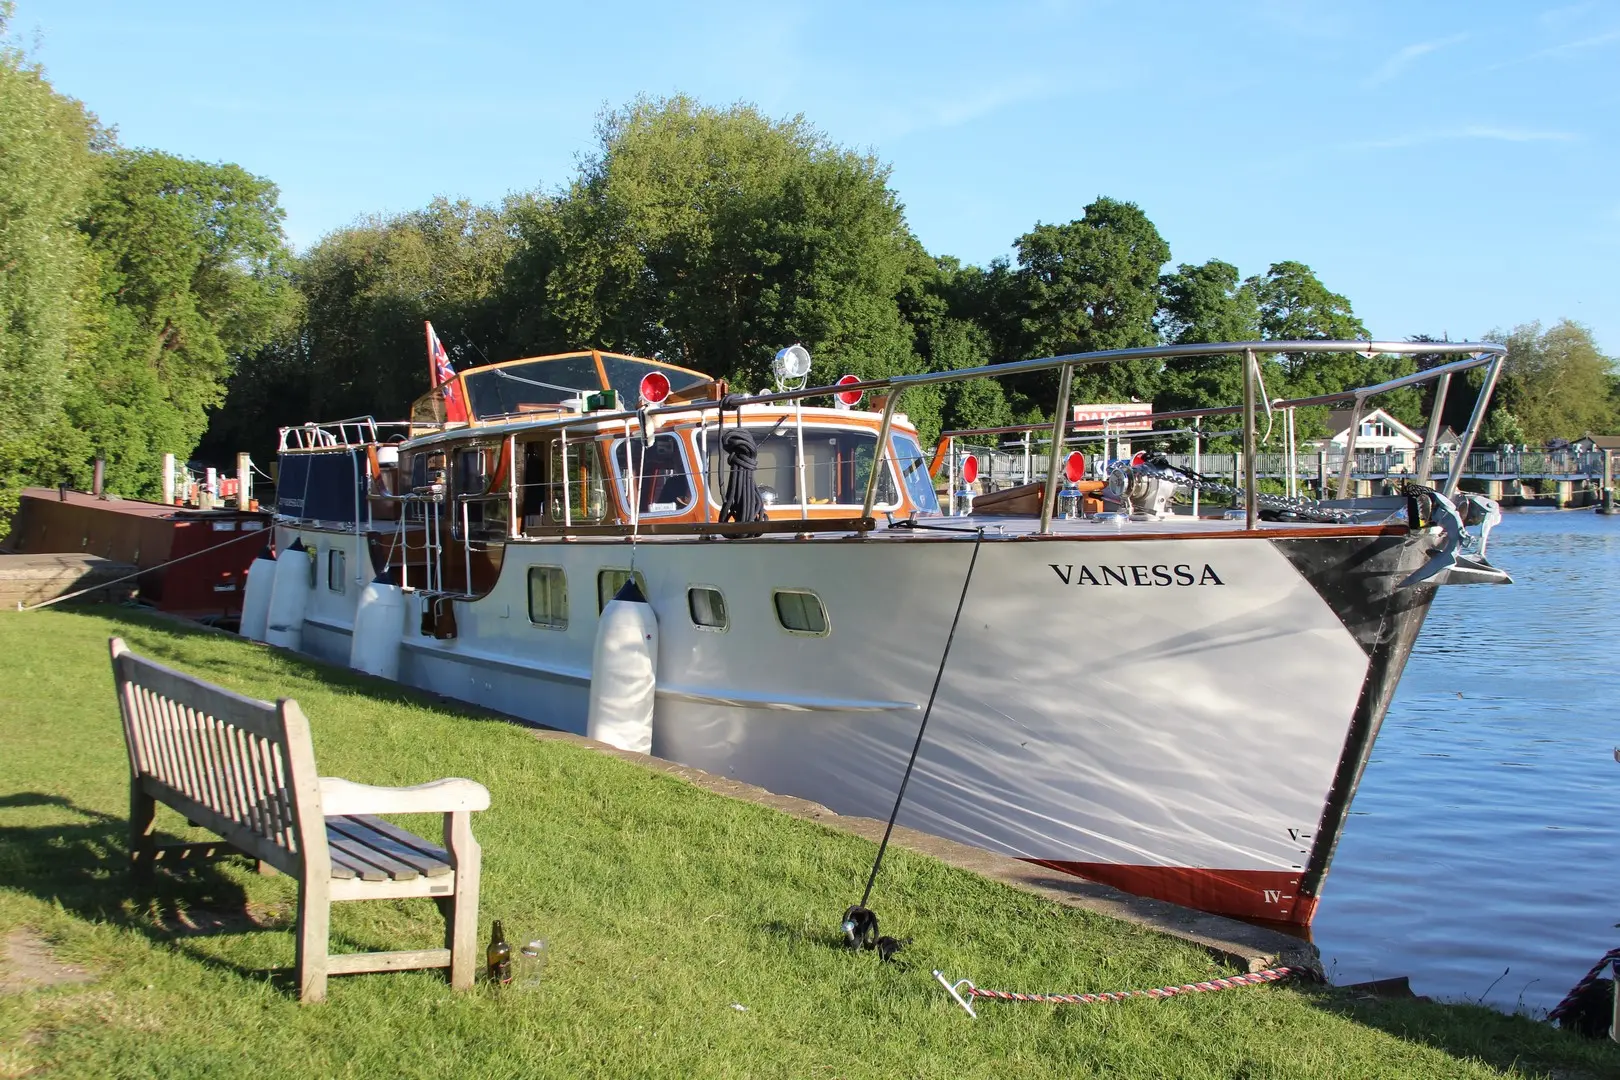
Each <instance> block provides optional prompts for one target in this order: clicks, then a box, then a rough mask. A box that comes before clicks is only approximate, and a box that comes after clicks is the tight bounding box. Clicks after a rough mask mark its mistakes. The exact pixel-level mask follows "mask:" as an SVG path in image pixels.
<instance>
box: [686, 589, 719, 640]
mask: <svg viewBox="0 0 1620 1080" xmlns="http://www.w3.org/2000/svg"><path fill="white" fill-rule="evenodd" d="M686 608H687V610H688V611H690V612H691V613H692V625H693V626H696V627H697V628H699V629H700V630H724V629H726V627H728V626H729V625H730V621H729V620H728V619H727V617H726V598H725V596H724V595H723V594H722V593H721V592H720V590H719V589H716V588H714V587H713V586H711V585H694V586H692V587H691V588H690V589H687V590H686Z"/></svg>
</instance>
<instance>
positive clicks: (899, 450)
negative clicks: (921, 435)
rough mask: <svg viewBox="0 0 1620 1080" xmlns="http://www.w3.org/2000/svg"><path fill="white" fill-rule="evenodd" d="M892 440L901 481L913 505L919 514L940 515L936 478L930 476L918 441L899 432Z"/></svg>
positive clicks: (926, 460)
mask: <svg viewBox="0 0 1620 1080" xmlns="http://www.w3.org/2000/svg"><path fill="white" fill-rule="evenodd" d="M890 439H891V441H892V442H893V443H894V463H895V465H896V466H898V467H899V469H900V479H901V480H903V481H905V485H906V494H907V495H909V496H911V505H912V506H913V507H915V508H916V510H917V513H919V514H937V513H939V496H938V495H936V494H935V493H934V478H933V477H931V476H929V475H928V459H927V458H925V457H923V452H922V448H921V447H919V446H918V445H917V440H916V439H914V438H912V437H911V436H910V435H902V434H900V433H899V432H898V431H897V432H895V433H894V434H893V435H892V436H891V437H890Z"/></svg>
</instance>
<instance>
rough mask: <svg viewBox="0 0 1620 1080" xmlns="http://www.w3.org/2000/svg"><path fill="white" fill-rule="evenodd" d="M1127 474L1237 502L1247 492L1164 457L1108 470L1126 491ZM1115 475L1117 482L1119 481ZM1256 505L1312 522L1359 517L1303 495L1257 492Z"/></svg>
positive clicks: (1118, 484)
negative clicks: (1150, 478)
mask: <svg viewBox="0 0 1620 1080" xmlns="http://www.w3.org/2000/svg"><path fill="white" fill-rule="evenodd" d="M1126 476H1148V477H1152V478H1153V479H1156V480H1168V481H1170V482H1171V483H1172V484H1175V485H1176V486H1177V487H1184V488H1188V489H1192V488H1197V489H1198V490H1199V491H1202V492H1205V493H1207V494H1211V495H1227V496H1230V497H1231V498H1232V499H1233V500H1234V501H1242V500H1243V498H1244V491H1243V489H1242V488H1240V487H1237V486H1236V485H1233V484H1228V483H1224V482H1222V481H1220V480H1212V479H1210V478H1209V477H1207V476H1203V475H1200V474H1199V473H1195V472H1193V471H1192V470H1190V469H1182V468H1178V467H1177V466H1174V465H1171V464H1170V463H1169V462H1167V461H1165V460H1164V459H1163V458H1158V459H1155V460H1154V461H1151V462H1146V463H1143V464H1141V465H1132V464H1130V463H1129V462H1124V461H1122V462H1119V463H1117V464H1115V465H1114V466H1113V468H1112V469H1110V470H1109V473H1108V482H1109V484H1110V485H1111V486H1114V487H1116V488H1118V489H1119V490H1121V491H1123V490H1125V487H1126V485H1127V484H1128V481H1127V480H1125V477H1126ZM1116 477H1117V478H1118V482H1117V483H1116ZM1255 504H1256V505H1257V506H1263V507H1265V508H1266V509H1268V510H1276V511H1278V512H1279V513H1284V514H1293V515H1295V516H1296V517H1301V518H1305V519H1307V520H1310V521H1329V522H1346V521H1351V520H1353V519H1354V518H1355V517H1356V516H1357V511H1355V510H1347V509H1344V508H1342V507H1337V506H1324V505H1323V504H1322V502H1321V501H1320V500H1318V499H1308V498H1305V497H1304V496H1294V497H1292V498H1290V497H1289V496H1287V495H1272V494H1269V493H1267V492H1263V491H1262V492H1256V493H1255Z"/></svg>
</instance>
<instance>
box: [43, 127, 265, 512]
mask: <svg viewBox="0 0 1620 1080" xmlns="http://www.w3.org/2000/svg"><path fill="white" fill-rule="evenodd" d="M281 218H282V211H281V208H280V206H279V205H278V204H277V196H276V187H275V185H274V184H272V183H270V182H269V181H268V180H265V179H263V178H262V177H257V176H254V175H252V174H251V173H249V172H247V171H246V170H244V169H242V168H240V167H239V166H236V165H225V164H221V165H210V164H207V163H204V162H200V161H190V160H187V159H184V158H178V157H175V156H173V155H170V154H165V153H161V152H159V151H151V150H122V149H115V150H112V151H110V152H109V153H107V154H106V155H105V156H104V159H103V161H102V168H101V182H100V184H99V185H98V189H97V191H96V193H95V196H94V198H93V199H92V200H91V203H90V206H89V207H88V209H87V212H86V214H85V217H84V220H83V222H82V223H81V227H82V229H83V232H84V234H85V236H86V237H87V239H88V241H89V246H90V250H91V252H92V253H93V254H94V256H95V257H96V259H97V262H98V263H99V268H100V293H101V295H100V302H99V305H98V309H97V312H96V334H95V338H96V340H95V345H94V349H93V352H92V354H91V356H90V360H89V362H88V363H87V364H85V365H83V366H81V367H80V368H79V369H78V370H76V371H75V373H74V376H73V381H72V387H71V389H70V392H69V394H68V397H67V401H66V403H65V413H66V415H67V417H68V419H69V421H70V422H71V423H72V425H73V426H74V428H76V429H77V430H80V431H83V432H85V433H86V435H87V439H88V442H89V445H90V448H91V450H92V451H93V452H94V454H95V456H97V457H101V458H104V459H105V460H106V462H107V483H108V485H109V487H111V488H113V489H114V490H117V491H120V492H122V493H124V494H126V495H153V494H156V493H157V492H158V490H159V489H160V488H161V486H162V475H161V471H160V463H161V459H162V456H163V454H165V453H172V454H175V455H176V456H177V457H178V458H179V459H180V460H181V461H185V460H186V459H187V458H188V457H189V456H190V454H191V452H192V451H193V450H194V449H195V448H196V446H197V443H198V441H199V440H200V439H201V438H202V434H203V431H204V430H205V429H206V427H207V425H208V413H209V411H210V410H211V409H213V408H216V407H217V406H218V405H219V404H220V403H221V402H222V401H223V400H224V396H225V382H226V380H227V378H229V376H230V374H231V369H232V365H233V363H234V362H235V358H236V357H237V356H239V355H241V354H242V353H244V352H247V351H249V350H252V349H255V348H257V347H258V346H260V345H261V344H263V343H265V342H266V341H268V340H269V339H270V338H271V337H273V336H274V335H275V334H276V333H277V332H278V330H280V329H282V328H283V327H284V326H285V324H286V322H287V318H288V315H289V313H291V312H292V311H294V310H296V306H297V297H296V294H295V293H294V292H293V290H292V288H291V285H290V282H289V280H288V276H287V257H288V256H287V249H286V242H285V239H284V238H283V236H282V233H281ZM63 465H64V470H63V471H64V473H66V475H64V476H63V479H77V478H79V474H80V473H82V470H83V468H84V463H83V461H82V460H80V461H73V462H63Z"/></svg>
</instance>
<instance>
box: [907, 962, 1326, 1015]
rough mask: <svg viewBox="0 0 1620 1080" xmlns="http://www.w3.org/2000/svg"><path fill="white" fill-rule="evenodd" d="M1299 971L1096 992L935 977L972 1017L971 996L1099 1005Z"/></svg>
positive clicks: (1282, 969) (939, 973)
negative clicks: (994, 986)
mask: <svg viewBox="0 0 1620 1080" xmlns="http://www.w3.org/2000/svg"><path fill="white" fill-rule="evenodd" d="M1299 973H1300V969H1299V968H1292V967H1274V968H1266V969H1265V970H1264V971H1254V972H1250V973H1249V974H1247V975H1226V976H1223V977H1221V978H1219V979H1205V980H1204V981H1203V982H1195V983H1182V984H1181V985H1179V986H1155V987H1153V988H1152V989H1149V990H1108V991H1104V992H1101V993H1096V994H1023V993H1019V992H1018V991H1016V990H986V989H984V988H982V987H978V986H974V985H973V982H972V980H969V979H959V980H957V981H956V982H954V983H953V982H951V981H950V980H949V979H947V978H946V977H945V973H944V972H943V971H939V970H935V972H934V978H935V979H938V980H939V984H940V985H941V986H943V987H944V988H945V992H946V993H948V994H950V995H951V997H953V998H955V999H956V1003H957V1004H958V1005H960V1006H962V1008H963V1010H965V1011H966V1012H967V1014H968V1015H969V1016H971V1017H973V1018H974V1019H978V1015H979V1014H978V1013H976V1012H974V1011H973V1006H972V1005H971V1004H970V1000H971V999H972V998H986V999H988V1000H991V1001H1034V1002H1042V1003H1045V1004H1048V1005H1098V1004H1101V1003H1103V1002H1109V1001H1124V1000H1126V999H1127V998H1137V997H1145V998H1154V999H1163V998H1171V997H1180V996H1182V995H1184V994H1207V993H1209V992H1211V991H1214V990H1230V989H1232V988H1233V987H1236V986H1258V985H1260V984H1261V983H1272V982H1278V981H1280V980H1282V979H1286V978H1288V977H1289V976H1291V975H1298V974H1299Z"/></svg>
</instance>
